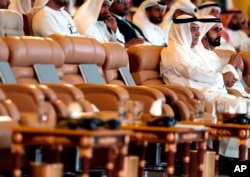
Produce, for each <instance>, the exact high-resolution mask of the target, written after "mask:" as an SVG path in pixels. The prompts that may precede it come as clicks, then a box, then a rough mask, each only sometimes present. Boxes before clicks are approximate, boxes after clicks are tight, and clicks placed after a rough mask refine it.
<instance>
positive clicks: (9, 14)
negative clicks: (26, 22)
mask: <svg viewBox="0 0 250 177" xmlns="http://www.w3.org/2000/svg"><path fill="white" fill-rule="evenodd" d="M22 35H24V31H23V19H22V16H21V14H19V13H18V12H16V11H13V10H8V9H0V37H3V36H22Z"/></svg>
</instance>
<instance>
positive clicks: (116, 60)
mask: <svg viewBox="0 0 250 177" xmlns="http://www.w3.org/2000/svg"><path fill="white" fill-rule="evenodd" d="M103 47H104V49H105V52H106V59H105V63H104V65H103V71H104V75H105V78H106V80H107V83H108V84H115V85H125V84H124V82H123V80H122V78H121V77H120V76H119V72H118V69H119V68H120V67H127V66H128V53H127V51H126V49H125V48H124V47H123V46H122V45H120V44H118V43H114V42H109V43H103Z"/></svg>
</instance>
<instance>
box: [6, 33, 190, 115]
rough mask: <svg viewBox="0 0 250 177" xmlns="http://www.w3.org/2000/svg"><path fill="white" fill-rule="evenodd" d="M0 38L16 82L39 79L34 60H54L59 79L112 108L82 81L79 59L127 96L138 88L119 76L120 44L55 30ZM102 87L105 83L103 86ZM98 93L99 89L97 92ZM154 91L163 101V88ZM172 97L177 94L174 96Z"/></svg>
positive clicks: (122, 53) (122, 61)
mask: <svg viewBox="0 0 250 177" xmlns="http://www.w3.org/2000/svg"><path fill="white" fill-rule="evenodd" d="M2 40H3V41H4V43H5V44H7V47H8V49H9V57H6V58H5V59H6V60H5V61H8V62H9V64H10V66H11V68H12V71H13V73H14V76H15V78H16V81H17V83H19V84H20V83H29V84H30V83H32V84H37V83H38V82H39V81H38V80H37V78H36V76H35V72H34V69H33V65H34V64H36V63H43V64H53V65H54V66H55V67H56V69H57V71H58V75H59V76H60V78H61V81H62V83H69V84H73V85H76V84H77V87H78V88H80V89H81V90H82V91H83V93H84V96H85V97H86V99H87V100H89V101H90V102H92V103H94V104H96V105H97V107H98V108H100V109H101V110H105V109H111V108H110V107H109V108H107V106H108V105H107V104H106V100H107V99H102V100H100V99H99V98H100V97H99V96H98V97H96V93H97V92H93V89H98V88H97V87H96V85H94V86H93V85H90V84H83V83H84V80H83V78H82V76H81V75H80V72H79V69H78V65H79V64H82V63H92V64H93V63H94V64H96V65H97V66H98V68H99V71H100V74H101V75H102V77H103V80H104V82H105V83H107V84H113V85H112V88H114V87H115V86H114V84H115V85H120V86H122V87H117V86H116V88H119V89H120V90H121V89H122V88H125V89H126V91H127V92H131V93H129V94H130V95H129V96H130V97H131V94H132V92H134V91H133V90H135V89H138V87H132V86H130V87H128V86H125V85H124V82H123V81H122V80H121V79H120V78H119V77H118V68H119V67H122V66H127V65H128V54H127V52H126V50H125V49H124V48H123V47H122V46H120V45H119V44H115V43H104V44H101V43H99V42H97V41H96V40H94V39H92V38H87V37H79V36H64V35H58V34H56V35H52V36H50V37H48V38H40V37H27V36H22V37H4V38H2ZM56 41H57V42H56ZM60 46H61V47H60ZM63 54H64V55H63ZM2 58H3V57H2ZM46 85H47V86H48V84H46ZM55 85H57V84H49V87H50V88H52V86H54V87H55ZM103 88H104V86H102V92H101V93H103V92H105V89H103ZM105 88H107V87H106V86H105ZM108 88H110V87H108ZM143 88H144V89H148V87H141V88H140V89H143ZM83 89H85V90H83ZM87 89H89V90H90V92H89V94H87ZM151 90H152V88H151ZM165 90H166V89H165ZM91 92H92V94H91ZM156 92H157V91H156ZM101 93H99V92H98V94H101ZM124 93H125V92H124ZM135 93H136V92H135ZM140 93H142V92H140ZM122 95H123V96H121V97H124V94H122ZM142 95H145V94H142ZM157 95H161V97H162V100H164V102H165V99H166V97H165V96H166V95H163V94H162V92H157ZM190 97H192V96H190ZM127 98H128V97H127ZM173 98H176V97H174V96H173ZM136 99H138V97H137V98H136ZM151 101H152V100H151ZM116 103H117V102H116ZM110 104H112V103H110ZM114 107H115V108H114ZM149 107H150V104H146V111H147V110H149ZM114 109H116V110H117V104H116V105H115V106H113V110H114ZM187 114H189V113H187ZM188 116H189V115H188Z"/></svg>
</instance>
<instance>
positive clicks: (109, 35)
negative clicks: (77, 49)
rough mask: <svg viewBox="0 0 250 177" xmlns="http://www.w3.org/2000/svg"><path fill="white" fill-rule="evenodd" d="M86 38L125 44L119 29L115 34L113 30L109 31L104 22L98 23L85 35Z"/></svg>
mask: <svg viewBox="0 0 250 177" xmlns="http://www.w3.org/2000/svg"><path fill="white" fill-rule="evenodd" d="M85 35H86V36H91V37H93V38H95V39H96V40H98V41H99V42H121V43H125V39H124V36H123V35H122V33H120V31H119V29H118V28H117V30H116V32H115V33H114V32H113V31H112V30H110V31H109V30H108V28H107V25H106V23H105V22H104V21H96V22H95V23H94V24H93V25H92V26H91V27H90V28H89V29H88V30H87V32H86V33H85Z"/></svg>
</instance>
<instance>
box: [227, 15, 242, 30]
mask: <svg viewBox="0 0 250 177" xmlns="http://www.w3.org/2000/svg"><path fill="white" fill-rule="evenodd" d="M243 20H244V18H243V16H242V14H241V13H234V15H233V17H232V19H231V21H230V22H229V24H228V28H229V29H231V30H235V31H236V30H240V29H241V28H242V22H243Z"/></svg>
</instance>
